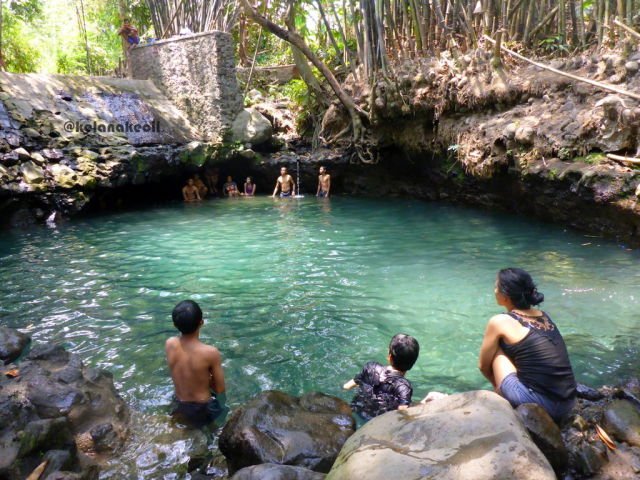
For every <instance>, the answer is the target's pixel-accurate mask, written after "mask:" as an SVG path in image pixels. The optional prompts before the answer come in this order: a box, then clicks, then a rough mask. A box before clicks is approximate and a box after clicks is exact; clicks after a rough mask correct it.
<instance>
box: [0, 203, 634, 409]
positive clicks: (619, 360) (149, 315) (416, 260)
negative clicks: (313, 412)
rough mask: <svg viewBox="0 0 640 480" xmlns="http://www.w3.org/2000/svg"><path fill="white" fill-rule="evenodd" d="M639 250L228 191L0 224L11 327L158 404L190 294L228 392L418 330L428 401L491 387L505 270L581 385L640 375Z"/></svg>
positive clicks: (349, 370)
mask: <svg viewBox="0 0 640 480" xmlns="http://www.w3.org/2000/svg"><path fill="white" fill-rule="evenodd" d="M639 260H640V255H639V254H638V252H637V251H628V250H626V249H624V248H621V247H620V246H618V245H616V244H615V243H612V242H608V241H604V240H600V239H594V238H588V237H585V236H583V235H580V234H577V233H572V232H566V231H564V230H563V229H561V228H560V227H558V226H553V225H547V224H542V223H538V222H530V221H527V220H525V219H522V218H516V217H511V216H506V215H499V214H490V213H486V212H478V211H474V210H468V209H461V208H455V207H451V206H446V205H439V204H430V203H422V202H419V201H411V200H393V201H388V200H385V201H382V200H363V199H343V198H333V199H331V200H330V201H322V200H320V201H317V200H316V199H315V198H306V199H304V200H279V199H277V200H272V199H271V198H252V199H242V198H240V199H229V200H214V201H208V202H204V203H203V204H200V205H182V204H176V205H170V206H166V207H163V208H157V209H155V210H147V211H137V212H128V213H117V214H112V215H109V216H101V217H97V218H92V219H85V220H76V221H73V222H70V223H68V224H66V225H63V226H61V227H60V228H59V229H57V230H47V229H36V230H31V231H28V232H13V233H3V234H1V235H0V274H1V278H2V280H3V281H2V283H1V284H0V295H1V298H2V303H1V305H0V321H1V322H2V324H5V325H8V326H12V327H18V328H21V329H23V331H26V332H29V333H30V334H31V335H32V336H33V339H34V341H35V342H39V341H48V340H55V341H61V342H64V343H65V344H66V345H67V346H68V347H69V348H70V349H71V350H73V351H75V352H77V353H79V354H81V355H82V357H83V359H84V360H85V362H86V363H88V364H89V365H92V366H97V367H101V368H107V369H109V370H111V371H112V372H113V374H114V377H115V382H116V385H117V386H118V388H119V389H120V390H121V392H122V394H123V396H124V398H125V399H126V400H127V402H128V403H129V404H130V405H132V407H133V408H135V409H138V410H141V411H143V412H145V414H146V415H157V414H161V413H163V412H166V408H167V406H168V404H169V401H170V396H171V393H172V386H171V381H170V379H169V376H168V372H167V369H166V366H165V360H164V340H165V339H166V338H167V336H169V335H171V334H173V332H174V330H173V326H172V324H171V316H170V314H171V310H172V308H173V306H174V305H175V304H176V303H177V302H178V301H180V300H182V299H185V298H192V299H194V300H196V301H198V302H199V303H200V304H201V306H202V307H203V310H204V312H205V321H206V324H205V326H204V328H203V331H202V337H203V339H204V340H205V341H207V342H211V343H214V344H215V345H217V346H218V347H219V348H220V350H221V352H222V354H223V357H224V366H225V369H226V376H227V389H228V398H229V402H230V404H231V405H232V407H233V406H238V405H240V404H242V403H243V402H245V401H247V400H248V399H249V398H251V397H252V396H253V395H255V394H257V393H258V392H260V391H261V390H265V389H280V390H284V391H287V392H289V393H291V394H294V395H299V394H302V393H303V392H309V391H314V390H320V391H323V392H326V393H329V394H333V395H337V396H340V397H342V398H344V399H345V400H349V399H350V397H351V395H352V394H351V393H349V392H343V391H342V390H341V385H342V384H343V383H344V382H345V381H346V380H347V379H349V378H351V377H352V376H353V375H354V374H355V373H357V372H358V371H359V369H360V368H361V367H362V365H363V364H364V363H365V362H366V361H368V360H378V361H380V362H384V361H385V357H386V348H387V345H388V342H389V339H390V337H391V336H392V335H393V334H395V333H398V332H403V333H407V334H410V335H413V336H415V337H416V338H417V339H418V340H419V342H420V344H421V353H420V358H419V360H418V362H417V364H416V366H415V367H414V368H413V369H412V370H411V371H410V372H409V374H408V378H409V379H410V380H411V381H412V382H413V385H414V392H415V393H414V395H415V399H416V400H418V399H419V398H421V396H423V395H425V394H426V393H427V392H428V391H430V390H438V391H444V392H455V391H462V390H470V389H477V388H489V385H488V383H487V382H485V381H484V379H483V377H482V376H481V374H480V373H479V371H478V370H477V354H478V349H479V346H480V341H481V338H482V334H483V331H484V327H485V325H486V322H487V320H488V318H489V317H490V316H491V315H493V314H495V313H498V312H500V311H501V310H500V308H499V307H498V306H497V305H496V304H495V300H494V296H493V285H494V280H495V274H496V272H497V270H498V269H500V268H502V267H505V266H510V265H512V266H520V267H523V268H525V269H527V270H529V271H530V272H531V273H532V274H533V276H534V279H535V280H536V281H537V282H538V283H539V287H540V290H541V291H542V292H544V294H545V296H546V301H545V303H544V304H543V307H544V308H545V309H546V310H547V311H548V313H549V314H550V315H551V317H552V318H553V319H554V320H555V321H556V322H557V323H558V325H559V328H560V330H561V331H562V333H563V334H564V336H565V339H566V341H567V345H568V349H569V352H570V355H571V358H572V361H573V364H574V368H575V370H576V373H577V377H578V380H579V381H581V382H584V383H587V384H591V385H599V384H602V383H613V382H615V381H616V380H617V379H619V378H621V377H624V376H629V375H633V374H635V375H637V374H638V373H639V372H638V369H637V363H636V359H637V355H638V350H639V348H638V346H637V345H638V343H637V334H636V331H637V328H638V326H639V324H640V318H639V317H638V315H637V312H638V306H639V305H638V303H639V298H638V297H639V295H640V293H638V292H640V270H639V269H638V261H639Z"/></svg>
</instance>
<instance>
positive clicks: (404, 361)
mask: <svg viewBox="0 0 640 480" xmlns="http://www.w3.org/2000/svg"><path fill="white" fill-rule="evenodd" d="M419 353H420V345H418V341H417V340H416V339H415V338H413V337H410V336H409V335H404V334H402V333H399V334H397V335H395V336H394V337H393V338H392V339H391V342H390V343H389V354H388V356H387V360H388V361H389V365H387V366H383V365H381V364H379V363H378V362H368V363H366V364H365V366H364V367H363V368H362V371H361V372H360V373H359V374H358V375H356V376H355V377H354V378H353V379H352V380H349V381H348V382H347V383H345V384H344V386H343V388H344V389H345V390H351V389H352V388H355V387H356V386H357V387H359V390H358V393H357V394H356V396H355V397H354V398H353V400H352V402H351V408H352V409H353V411H354V412H356V413H357V414H358V415H360V416H361V417H362V418H363V419H364V420H370V419H372V418H373V417H377V416H378V415H382V414H383V413H385V412H389V411H391V410H398V409H403V408H407V407H408V406H409V405H410V404H411V395H412V394H413V388H412V387H411V382H409V380H407V379H406V378H405V374H406V373H407V372H408V371H409V370H411V367H413V365H414V364H415V363H416V360H417V359H418V354H419Z"/></svg>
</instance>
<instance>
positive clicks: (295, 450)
mask: <svg viewBox="0 0 640 480" xmlns="http://www.w3.org/2000/svg"><path fill="white" fill-rule="evenodd" d="M29 345H30V342H29V338H28V337H27V336H26V335H23V334H21V333H19V332H17V331H15V330H12V329H9V328H6V327H0V359H1V360H2V361H3V362H4V363H5V365H4V366H3V367H0V370H1V376H0V408H2V412H3V415H2V417H0V479H2V480H4V479H7V480H8V479H11V480H13V479H17V478H27V477H28V476H29V475H31V476H29V477H28V478H29V479H30V480H35V479H42V480H45V479H48V480H79V479H95V478H98V476H99V472H100V471H101V470H102V469H105V468H106V469H107V470H108V469H109V465H113V464H114V462H115V463H117V462H118V461H119V458H124V457H125V456H129V457H130V456H131V455H130V452H127V451H130V450H131V449H132V448H133V449H134V451H135V452H140V455H141V456H142V457H144V458H142V457H141V458H140V459H138V461H136V464H137V465H138V467H139V468H143V467H144V466H145V465H147V466H148V465H150V464H151V463H153V458H155V456H158V462H159V463H162V465H163V468H162V470H155V471H154V474H157V475H160V474H162V475H164V474H171V472H172V466H171V464H170V462H169V463H168V464H167V461H168V460H170V458H171V457H167V453H166V452H165V453H162V452H163V450H162V448H161V447H162V446H161V445H160V444H158V445H157V447H158V448H156V446H155V445H153V443H154V442H156V441H157V442H160V443H166V442H167V439H166V438H165V437H166V436H167V435H169V436H171V437H172V438H173V439H174V440H177V441H179V442H182V443H184V442H185V441H186V442H187V443H189V445H191V446H190V447H189V451H188V454H189V455H190V460H189V461H188V463H187V464H185V463H184V462H183V461H180V463H179V461H178V459H177V458H176V460H175V461H176V465H175V469H176V470H175V472H174V473H180V474H186V473H187V472H189V473H190V475H191V478H192V479H197V480H205V479H220V478H232V479H233V480H258V479H260V480H320V479H322V478H327V479H328V480H341V479H347V480H348V479H356V478H367V479H374V480H375V479H378V478H379V479H385V480H386V479H388V478H438V479H452V480H454V479H455V480H458V479H459V480H463V479H468V478H474V479H487V480H489V479H514V480H515V479H518V480H522V479H532V480H533V479H535V480H540V479H554V478H559V479H563V480H574V479H576V480H577V479H583V478H594V479H596V480H605V479H616V480H618V479H619V480H626V479H629V480H631V479H637V478H639V477H640V382H639V381H637V380H632V381H629V382H627V383H625V384H623V385H620V386H618V387H603V388H601V389H599V390H595V389H591V388H588V387H584V386H580V388H579V400H578V404H577V406H576V408H575V410H574V412H573V415H572V417H571V418H570V419H569V420H568V421H567V423H566V424H565V425H564V426H563V427H562V429H560V428H558V426H557V425H556V424H555V423H554V422H553V421H552V420H551V418H550V417H549V416H548V415H547V414H546V413H545V412H544V411H543V410H542V409H541V408H540V407H538V406H537V405H533V404H528V405H523V406H520V407H519V408H518V409H517V410H513V409H512V408H511V407H510V406H509V404H508V402H506V401H505V400H504V399H502V398H501V397H499V396H498V395H496V394H494V393H492V392H488V391H474V392H465V393H459V394H454V395H450V396H447V397H444V398H441V399H439V400H436V401H433V402H430V403H428V404H425V405H416V406H413V407H410V408H409V409H407V410H404V411H394V412H389V413H387V414H384V415H381V416H380V417H377V418H375V419H373V420H371V421H370V422H368V423H367V424H366V425H365V426H364V427H362V428H360V429H359V430H357V431H355V423H354V420H353V418H352V416H351V409H350V407H349V405H348V404H347V403H345V402H344V401H342V400H340V399H338V398H335V397H331V396H327V395H324V394H321V393H310V394H306V395H304V396H302V397H299V398H298V397H292V396H290V395H288V394H286V393H284V392H277V391H267V392H263V393H262V394H260V395H258V396H257V397H256V398H254V399H252V400H251V401H250V402H248V403H247V404H246V405H244V406H243V407H241V408H238V409H236V411H235V412H234V413H233V415H232V416H231V418H230V419H229V421H228V422H227V423H226V425H225V426H224V428H223V429H222V431H221V433H220V436H219V439H218V445H219V451H220V452H221V453H222V454H223V455H224V457H222V456H221V455H220V454H219V453H217V452H216V451H215V450H211V449H209V448H207V446H206V443H207V440H206V436H205V435H203V434H202V432H200V431H191V430H186V429H182V428H176V427H175V426H171V428H169V427H167V428H166V429H164V430H166V434H165V433H162V434H161V435H160V436H159V437H158V438H155V439H152V440H151V444H149V445H145V446H139V447H135V446H134V447H132V446H131V445H130V444H129V443H127V442H128V441H129V442H130V441H131V440H129V439H128V434H129V432H130V431H131V429H132V427H133V422H132V421H131V414H130V411H129V409H128V408H127V406H126V405H125V403H124V401H123V400H122V398H121V397H120V396H119V395H118V393H117V391H116V390H115V388H114V386H113V380H112V377H111V375H110V374H109V373H108V372H105V371H103V370H97V369H92V368H88V367H86V366H84V365H83V363H82V361H81V360H80V358H79V357H78V356H77V355H75V354H71V353H69V352H67V351H65V350H64V348H62V347H61V346H56V345H52V344H44V345H33V346H31V348H30V349H29ZM167 422H168V420H167ZM162 430H163V429H159V430H158V431H162ZM161 437H162V438H161ZM191 440H193V441H191ZM138 441H140V440H139V439H138ZM147 443H148V442H147ZM169 443H171V442H169ZM143 470H144V468H143ZM111 471H113V470H111ZM138 475H142V476H143V477H144V476H145V474H144V472H143V471H138Z"/></svg>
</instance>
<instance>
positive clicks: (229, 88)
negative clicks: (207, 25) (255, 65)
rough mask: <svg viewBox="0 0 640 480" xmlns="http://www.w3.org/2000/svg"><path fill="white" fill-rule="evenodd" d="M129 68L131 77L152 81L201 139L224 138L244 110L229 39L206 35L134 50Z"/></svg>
mask: <svg viewBox="0 0 640 480" xmlns="http://www.w3.org/2000/svg"><path fill="white" fill-rule="evenodd" d="M131 67H132V72H133V78H136V79H148V80H151V81H153V83H155V84H156V86H157V87H158V88H159V89H160V90H161V91H162V92H163V93H164V94H165V95H166V96H167V97H168V98H169V99H170V100H171V101H172V102H173V104H174V105H175V106H176V107H178V108H179V109H180V110H182V111H183V112H184V113H185V114H186V115H187V117H188V118H189V121H190V122H191V124H192V125H193V126H194V127H195V128H197V129H198V131H199V133H200V136H201V138H202V140H205V141H208V142H214V143H218V142H222V141H223V140H225V139H226V138H227V134H228V132H229V131H230V128H231V124H232V123H233V120H234V118H235V117H236V115H237V114H238V113H239V112H240V111H241V110H242V95H241V94H240V91H239V89H238V83H237V81H236V71H235V62H234V58H233V39H232V37H231V35H229V34H228V33H224V32H206V33H199V34H195V35H188V36H182V37H174V38H171V39H168V40H161V41H158V42H155V43H153V44H150V45H144V46H140V47H136V48H134V49H133V50H131Z"/></svg>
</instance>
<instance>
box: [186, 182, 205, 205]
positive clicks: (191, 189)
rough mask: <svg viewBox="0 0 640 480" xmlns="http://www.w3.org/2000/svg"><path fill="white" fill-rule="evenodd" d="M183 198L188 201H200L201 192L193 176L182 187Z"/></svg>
mask: <svg viewBox="0 0 640 480" xmlns="http://www.w3.org/2000/svg"><path fill="white" fill-rule="evenodd" d="M182 198H183V199H184V201H185V202H187V203H191V202H198V201H200V200H201V198H200V192H199V191H198V187H196V184H195V182H194V180H193V178H190V179H189V180H187V184H186V185H185V186H184V187H183V188H182Z"/></svg>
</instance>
